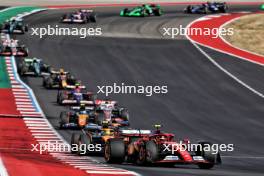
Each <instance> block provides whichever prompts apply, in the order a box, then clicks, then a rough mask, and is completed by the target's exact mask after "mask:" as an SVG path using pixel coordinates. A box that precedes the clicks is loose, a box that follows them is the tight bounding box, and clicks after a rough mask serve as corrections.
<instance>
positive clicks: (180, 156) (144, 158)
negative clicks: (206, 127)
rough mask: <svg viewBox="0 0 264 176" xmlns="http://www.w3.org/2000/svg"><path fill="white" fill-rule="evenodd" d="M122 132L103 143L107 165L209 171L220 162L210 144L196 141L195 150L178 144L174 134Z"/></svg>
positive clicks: (139, 131) (218, 156) (138, 131)
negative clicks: (180, 166) (184, 166)
mask: <svg viewBox="0 0 264 176" xmlns="http://www.w3.org/2000/svg"><path fill="white" fill-rule="evenodd" d="M155 127H156V128H157V129H156V130H155V131H147V132H146V131H144V132H142V130H124V131H123V132H122V135H119V136H116V137H114V138H111V139H109V140H108V141H107V143H106V144H105V152H104V157H105V160H106V162H108V163H119V164H120V163H123V162H125V161H126V162H130V163H136V164H138V165H156V164H162V165H167V166H174V165H175V164H177V163H178V164H196V165H198V166H199V168H201V169H211V168H212V167H214V165H215V164H220V163H221V157H220V154H219V152H218V151H217V152H216V153H215V152H214V151H212V147H211V146H212V144H211V143H209V142H199V143H198V144H199V145H198V146H199V147H197V150H194V151H193V150H191V149H186V148H183V147H184V145H187V144H190V141H188V140H184V143H179V142H177V141H176V140H174V135H173V134H171V133H164V132H161V131H160V130H159V128H160V125H155Z"/></svg>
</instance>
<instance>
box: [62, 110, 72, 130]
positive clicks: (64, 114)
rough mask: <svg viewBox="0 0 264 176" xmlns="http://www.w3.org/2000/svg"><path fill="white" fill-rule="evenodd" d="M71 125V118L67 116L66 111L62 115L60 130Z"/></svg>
mask: <svg viewBox="0 0 264 176" xmlns="http://www.w3.org/2000/svg"><path fill="white" fill-rule="evenodd" d="M68 123H70V118H69V116H68V115H67V112H66V111H63V112H61V113H60V128H63V125H65V124H68Z"/></svg>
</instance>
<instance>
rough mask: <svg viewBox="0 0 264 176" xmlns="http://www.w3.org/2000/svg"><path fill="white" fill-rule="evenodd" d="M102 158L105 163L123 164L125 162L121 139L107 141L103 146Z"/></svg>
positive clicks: (123, 146) (123, 145)
mask: <svg viewBox="0 0 264 176" xmlns="http://www.w3.org/2000/svg"><path fill="white" fill-rule="evenodd" d="M104 158H105V160H106V162H107V163H112V164H121V163H123V162H124V160H125V144H124V141H123V139H116V138H113V139H109V140H108V142H107V143H106V145H105V150H104Z"/></svg>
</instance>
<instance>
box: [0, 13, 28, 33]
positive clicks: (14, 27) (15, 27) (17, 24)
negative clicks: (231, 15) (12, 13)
mask: <svg viewBox="0 0 264 176" xmlns="http://www.w3.org/2000/svg"><path fill="white" fill-rule="evenodd" d="M27 31H28V25H26V24H25V23H24V21H23V19H22V18H16V17H14V18H12V19H10V20H7V21H6V22H5V23H4V24H3V25H1V26H0V32H3V33H8V34H24V33H25V32H27Z"/></svg>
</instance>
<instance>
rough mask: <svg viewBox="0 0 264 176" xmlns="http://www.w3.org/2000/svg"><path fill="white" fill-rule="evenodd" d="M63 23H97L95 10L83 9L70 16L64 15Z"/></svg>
mask: <svg viewBox="0 0 264 176" xmlns="http://www.w3.org/2000/svg"><path fill="white" fill-rule="evenodd" d="M61 22H62V23H83V24H85V23H89V22H93V23H95V22H96V14H95V13H94V11H93V10H86V9H81V10H78V11H77V12H73V13H69V14H64V15H63V16H62V17H61Z"/></svg>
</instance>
